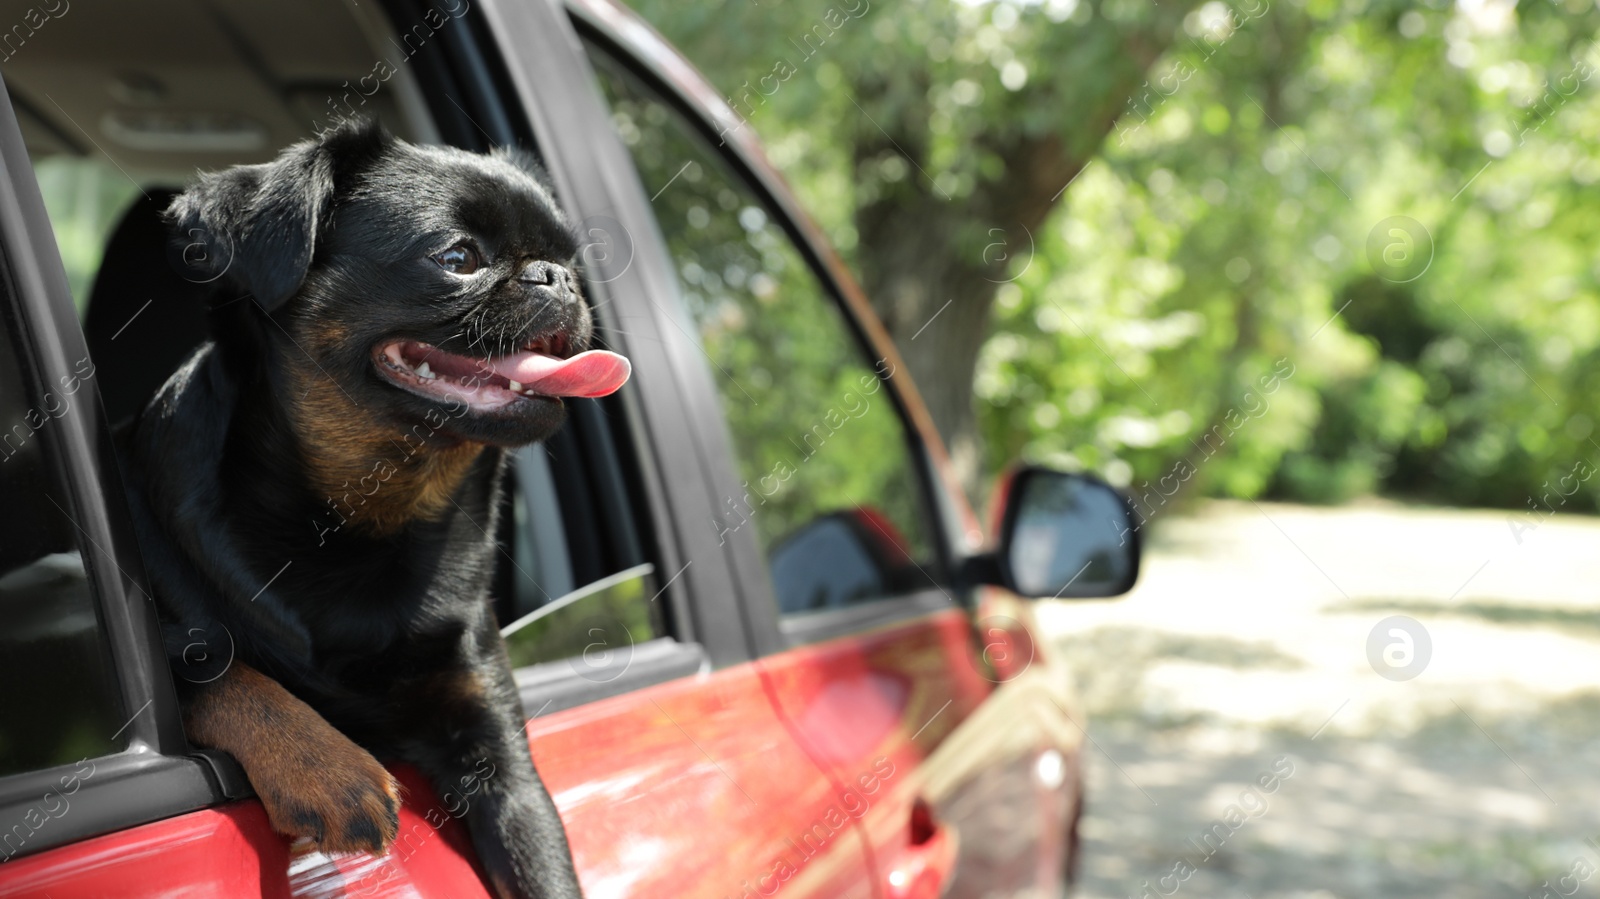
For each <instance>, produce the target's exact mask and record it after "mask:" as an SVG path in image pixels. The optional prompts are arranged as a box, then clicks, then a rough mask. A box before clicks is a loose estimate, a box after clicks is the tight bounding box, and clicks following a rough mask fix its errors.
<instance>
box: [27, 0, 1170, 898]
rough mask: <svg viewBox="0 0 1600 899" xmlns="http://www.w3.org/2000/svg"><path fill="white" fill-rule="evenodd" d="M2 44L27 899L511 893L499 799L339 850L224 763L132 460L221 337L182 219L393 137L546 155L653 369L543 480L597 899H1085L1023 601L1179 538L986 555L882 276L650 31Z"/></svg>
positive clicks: (1071, 487)
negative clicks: (868, 277)
mask: <svg viewBox="0 0 1600 899" xmlns="http://www.w3.org/2000/svg"><path fill="white" fill-rule="evenodd" d="M13 24H14V25H15V27H13ZM7 29H9V30H7ZM0 46H3V49H0V54H3V58H4V68H3V69H0V75H3V76H4V81H5V84H4V88H5V90H4V94H5V97H4V99H3V100H0V164H3V167H4V172H3V175H0V265H3V277H0V309H3V315H0V496H3V497H4V505H3V508H4V515H3V518H0V684H3V688H0V896H4V897H51V899H73V897H99V896H108V897H109V896H118V897H157V896H162V897H171V896H205V897H211V896H287V895H290V894H291V892H292V891H295V892H297V893H298V894H300V895H338V894H340V893H341V892H342V893H344V894H348V895H357V896H424V897H433V896H443V897H474V896H486V895H487V893H486V890H485V887H484V886H483V885H482V883H481V881H480V878H479V872H478V869H477V867H476V863H475V861H474V859H473V857H472V853H471V849H470V847H469V844H468V842H467V841H466V839H465V835H464V831H463V829H462V828H461V826H460V825H459V823H458V822H457V820H456V818H457V816H458V815H459V814H460V813H461V809H462V808H463V806H464V805H465V804H467V803H470V802H471V801H472V796H471V795H470V793H471V789H470V787H463V790H462V794H461V795H446V796H443V797H441V796H437V795H435V794H434V793H433V792H432V791H431V790H430V789H429V788H428V787H427V786H426V785H425V784H424V783H423V782H422V781H421V780H420V778H419V777H417V776H416V775H415V774H414V773H413V772H409V771H405V770H400V771H398V772H397V774H399V776H400V777H401V779H402V781H403V782H404V783H405V784H406V786H407V787H408V788H409V793H408V795H407V797H406V806H405V809H404V811H403V812H402V816H401V836H400V839H399V842H398V843H397V844H396V845H395V847H394V849H393V850H392V851H391V852H390V853H389V854H388V856H386V857H384V858H371V857H347V858H339V859H328V858H325V857H322V856H319V855H317V854H315V853H311V854H306V853H302V852H294V853H292V852H291V847H290V845H289V844H288V842H287V841H286V840H285V839H284V838H282V837H280V836H278V835H277V834H274V833H273V832H272V831H271V829H270V828H269V827H268V824H267V819H266V816H265V814H264V813H263V811H262V809H261V807H260V805H259V804H258V803H257V802H255V801H254V800H252V799H251V798H250V786H249V783H248V782H247V781H246V780H245V779H244V778H243V777H242V775H241V772H240V770H239V769H238V767H237V765H236V764H235V763H234V762H233V761H232V760H231V759H230V758H228V757H226V756H224V755H222V754H220V753H216V752H208V751H197V750H196V749H194V748H193V747H191V746H190V745H189V744H188V743H187V742H186V740H185V738H184V734H183V730H182V726H181V721H180V715H179V711H178V708H177V706H176V703H175V701H174V698H173V697H174V693H173V689H172V681H171V678H172V675H171V673H170V672H169V669H168V665H167V663H166V661H165V659H164V657H163V655H162V652H161V649H160V645H159V640H158V637H157V632H156V624H155V612H154V607H153V604H152V603H151V602H150V601H149V599H148V593H147V591H146V582H145V579H144V577H143V575H142V573H141V572H142V566H141V563H140V557H139V548H138V546H137V544H136V543H135V541H134V539H133V536H132V533H131V531H130V529H129V527H128V524H127V516H126V512H125V509H124V507H123V493H122V487H121V485H120V481H119V474H118V470H117V467H116V462H115V459H114V456H113V455H112V454H111V451H110V449H109V447H110V443H109V428H108V424H110V423H115V422H116V421H118V420H120V419H123V418H125V417H127V416H128V415H131V414H132V413H133V412H134V411H136V410H137V409H138V408H139V406H140V404H141V403H142V401H143V399H144V398H145V397H148V396H149V394H150V392H151V391H152V390H153V389H154V387H155V386H156V385H157V384H158V383H159V382H160V381H161V380H163V379H164V377H165V374H166V373H167V372H169V371H170V370H171V369H172V368H173V367H174V366H175V365H176V363H177V361H178V360H179V359H181V358H182V357H183V356H184V355H186V354H187V353H188V352H189V351H191V350H192V349H193V348H194V346H196V345H197V344H198V343H199V342H200V341H201V340H202V339H203V335H204V318H205V310H204V296H205V293H206V291H207V290H208V286H207V285H202V284H193V283H190V282H188V281H185V280H184V278H183V276H182V274H181V273H182V272H184V271H188V270H190V269H188V268H186V267H184V266H183V265H179V264H174V256H173V254H179V255H180V256H181V254H185V253H192V252H207V251H208V249H207V248H204V247H199V246H197V245H188V246H184V245H182V244H181V243H180V244H179V245H177V246H169V244H168V238H167V235H166V234H165V231H164V226H163V223H162V221H161V219H160V211H161V209H162V208H163V207H164V205H165V203H166V202H167V200H168V199H169V198H170V197H171V195H172V192H173V190H175V189H178V188H181V187H182V185H183V183H184V182H185V180H186V179H188V178H190V177H192V176H193V173H194V172H195V171H196V170H197V169H211V168H217V167H221V166H225V165H230V164H235V163H240V162H256V161H262V160H265V159H267V158H269V157H270V156H271V155H272V154H273V153H274V152H275V151H276V150H277V149H279V148H280V147H282V146H284V145H286V144H288V143H290V142H292V141H294V140H296V139H300V138H302V137H304V136H306V135H308V134H309V133H311V132H312V131H313V130H315V129H317V128H318V127H320V126H321V125H322V124H323V123H324V122H326V121H329V120H330V119H331V117H332V116H334V115H336V114H345V113H352V112H353V113H362V114H375V115H378V116H379V117H380V118H381V119H382V120H383V121H384V122H385V124H386V125H387V126H388V127H389V128H390V129H391V130H393V131H395V132H396V133H397V134H399V135H400V136H402V137H406V138H408V139H411V140H417V141H436V142H445V143H451V144H456V145H459V146H463V147H467V148H469V149H486V148H488V147H490V146H493V145H499V144H515V145H521V146H524V147H527V148H530V149H532V150H533V151H535V152H536V153H537V154H538V155H539V156H540V157H541V158H542V159H543V161H544V164H545V165H546V166H547V167H548V169H549V171H550V174H551V176H552V178H553V180H554V182H555V184H556V185H557V187H558V190H559V192H560V194H561V195H562V197H563V200H564V202H565V203H566V204H567V205H568V207H569V208H571V209H572V210H574V212H575V215H574V218H577V219H581V220H582V229H583V231H584V234H585V240H586V241H587V244H586V246H585V247H584V250H583V253H582V267H583V271H584V275H585V278H586V281H587V291H586V292H587V294H588V296H589V298H590V300H591V302H592V303H593V304H594V307H595V314H596V320H597V322H598V324H599V330H600V335H601V338H602V339H603V341H604V342H605V343H606V344H607V345H609V346H610V347H611V348H613V349H616V350H618V351H620V352H623V353H625V354H626V355H627V356H629V357H630V358H631V359H632V360H633V363H634V367H635V371H636V372H637V373H638V376H637V377H636V378H635V379H634V381H633V383H631V384H630V385H629V386H628V387H626V388H625V389H624V390H623V391H622V392H621V393H619V394H617V395H616V396H613V397H608V398H606V399H604V400H598V401H591V400H580V401H576V402H573V403H572V415H571V422H570V424H569V425H568V426H567V427H566V428H565V429H564V430H563V431H562V432H561V433H560V434H559V435H558V436H557V437H555V438H553V439H552V440H551V441H549V442H548V444H546V445H543V446H536V447H530V448H527V449H525V450H522V451H520V452H518V453H517V455H516V460H515V471H514V477H515V485H514V489H512V490H511V491H509V493H510V494H511V495H510V497H509V498H508V508H507V509H506V513H507V514H505V515H503V516H501V518H502V521H503V522H504V528H503V533H502V534H500V537H501V541H502V546H503V548H504V565H503V566H502V568H503V571H502V572H501V576H500V578H499V584H498V588H497V590H496V597H495V601H496V603H497V610H498V612H499V613H500V615H501V620H502V622H503V623H504V624H505V632H506V634H507V642H508V645H509V648H510V652H511V655H512V658H513V660H514V662H515V664H516V665H517V666H518V667H517V679H518V683H519V684H520V686H521V688H522V697H523V702H524V705H525V708H526V711H527V713H528V715H529V716H530V722H529V724H528V728H527V731H528V735H529V739H530V741H531V744H532V748H533V755H534V758H535V760H536V761H537V764H538V766H539V769H540V771H541V772H542V773H543V776H544V779H545V782H546V783H547V784H548V785H549V788H550V790H551V792H552V794H553V795H554V796H555V800H556V803H557V805H558V806H559V807H560V810H561V814H562V817H563V819H564V821H565V823H566V827H567V830H568V833H569V835H570V839H571V844H572V849H573V854H574V857H575V860H576V863H577V868H578V872H579V874H580V877H581V879H582V882H583V887H584V891H585V895H587V896H589V897H590V899H602V897H621V896H645V897H708V899H721V897H754V896H772V895H774V894H776V893H777V892H779V891H780V890H781V891H782V893H783V895H785V896H792V897H797V899H798V897H806V896H809V897H826V899H838V897H850V896H855V897H862V899H866V897H879V899H889V897H896V899H899V897H935V896H946V897H962V899H966V897H980V896H983V897H988V896H1056V895H1060V891H1061V890H1062V889H1063V885H1064V883H1065V882H1066V880H1067V878H1068V875H1069V872H1070V870H1071V868H1072V864H1073V855H1074V846H1075V839H1074V837H1075V826H1076V821H1077V817H1078V812H1079V809H1080V807H1081V802H1082V797H1081V792H1080V780H1079V774H1078V772H1079V765H1080V750H1081V747H1082V744H1083V742H1084V732H1083V730H1082V727H1083V724H1084V722H1083V718H1082V716H1081V714H1080V712H1079V710H1078V709H1077V707H1076V705H1075V699H1074V697H1073V694H1072V692H1071V687H1070V678H1069V676H1068V675H1067V674H1066V672H1065V670H1064V668H1063V667H1062V666H1061V665H1060V663H1059V661H1058V660H1057V659H1053V658H1051V657H1050V655H1049V654H1048V653H1046V652H1045V651H1044V647H1040V646H1037V645H1036V644H1035V641H1034V640H1033V638H1032V636H1031V635H1030V631H1029V625H1028V621H1029V614H1028V610H1027V607H1026V605H1025V604H1024V603H1023V602H1022V601H1021V597H1022V596H1105V595H1115V594H1117V593H1120V592H1123V591H1125V590H1127V589H1128V588H1129V587H1130V586H1131V585H1132V583H1133V581H1134V579H1135V578H1136V576H1137V572H1138V563H1139V558H1138V525H1137V522H1136V519H1135V518H1134V516H1133V513H1132V511H1131V510H1130V508H1129V506H1128V504H1127V503H1126V501H1125V500H1124V499H1123V498H1122V497H1121V496H1119V495H1118V494H1116V493H1115V492H1114V491H1112V490H1111V489H1110V488H1109V487H1106V486H1105V485H1104V484H1102V483H1100V482H1098V481H1095V480H1093V479H1091V478H1087V477H1082V476H1072V475H1063V474H1057V473H1053V472H1049V471H1044V470H1041V469H1024V470H1022V471H1021V472H1020V473H1019V474H1017V475H1015V476H1014V477H1013V478H1011V479H1010V480H1009V481H1008V483H1007V485H1006V489H1005V490H1003V491H1002V495H1003V501H1002V502H1001V503H1000V504H999V507H1000V512H999V514H998V516H997V518H996V521H995V534H994V540H993V542H992V544H991V545H990V548H989V549H988V551H983V550H982V549H981V546H982V543H983V541H982V536H981V534H980V529H979V525H978V524H977V522H976V519H975V518H974V516H973V515H972V513H971V512H970V510H968V508H967V507H966V505H965V504H964V500H963V498H962V494H961V492H960V490H959V489H958V488H957V487H956V485H955V484H954V483H953V482H952V480H951V476H950V474H949V471H948V470H947V466H946V463H945V460H944V455H943V451H942V449H941V447H940V443H939V440H938V438H937V436H936V435H935V433H934V431H933V428H932V426H931V424H930V422H929V420H928V416H927V414H926V412H925V411H924V410H923V407H922V405H921V403H920V402H919V400H918V398H917V394H916V391H915V389H914V387H913V385H912V384H911V382H910V380H909V378H908V376H907V374H906V373H905V372H904V371H903V366H902V365H901V363H900V360H899V358H898V356H897V355H896V352H895V349H894V347H893V346H892V345H891V344H890V343H889V341H888V339H887V338H886V336H885V334H884V332H883V329H882V327H881V326H880V325H879V323H878V322H877V320H876V319H875V318H874V316H873V315H872V313H871V311H870V310H869V308H868V306H867V304H866V302H865V300H864V299H863V298H862V296H861V294H860V292H859V290H858V288H857V287H856V286H855V285H854V283H853V282H852V281H851V279H850V277H849V276H848V274H847V273H846V272H845V270H844V268H843V266H842V265H841V264H840V262H839V260H838V258H837V257H836V256H835V255H834V253H833V252H832V251H831V250H830V249H829V248H828V246H827V244H826V242H825V241H824V240H823V238H822V237H821V235H820V233H819V231H818V230H817V228H816V227H815V226H814V225H812V224H811V222H810V221H809V220H808V219H807V218H806V216H805V215H804V213H803V212H802V211H801V210H800V208H799V207H798V205H797V204H796V202H795V201H794V199H793V198H792V197H791V196H790V194H789V193H788V192H787V190H786V189H785V187H784V186H783V184H782V183H781V180H780V179H779V178H778V176H777V174H776V173H775V172H774V171H773V169H772V168H771V167H770V166H769V165H768V164H767V163H766V162H765V161H764V159H763V157H762V155H761V153H760V150H759V148H758V147H757V146H756V145H755V143H754V142H753V137H752V133H751V129H749V128H748V127H740V125H741V122H740V120H739V119H738V117H737V116H736V115H735V114H734V113H733V112H731V111H730V110H729V109H728V108H727V107H726V106H725V105H724V104H723V103H722V101H721V100H720V99H719V95H718V94H717V93H716V92H715V91H714V90H713V89H712V88H711V87H710V86H709V85H707V84H706V83H705V82H704V81H703V80H702V79H701V78H700V77H699V76H698V75H697V74H696V73H695V72H694V71H693V70H692V69H691V68H690V66H689V65H688V63H686V62H685V61H684V60H683V59H682V58H681V57H680V56H678V55H677V54H676V53H675V52H674V51H673V50H672V49H671V48H670V47H669V46H667V45H666V44H665V43H664V42H663V41H662V39H661V38H660V37H659V36H658V35H656V34H655V33H654V32H653V31H652V30H651V29H650V28H649V27H648V26H646V25H645V24H644V23H643V22H641V21H640V20H639V19H637V18H635V17H634V16H633V15H632V14H630V13H628V12H627V11H625V10H624V9H623V8H621V7H620V6H616V5H613V4H611V3H610V2H607V0H575V2H572V3H569V4H568V5H566V6H563V5H561V4H559V3H555V2H543V0H476V2H469V0H441V2H439V3H436V4H434V5H429V4H428V3H422V2H393V3H385V4H378V3H360V4H356V3H354V2H352V3H348V4H341V3H316V2H312V0H299V2H291V3H282V2H274V3H266V2H258V0H186V2H178V0H170V2H161V3H149V4H137V5H136V4H105V5H101V6H99V7H91V6H87V5H86V6H81V7H69V5H68V4H67V3H66V2H65V0H49V2H46V3H43V4H41V5H38V6H29V7H23V6H21V5H19V4H3V5H0ZM47 209H48V211H47ZM52 230H53V233H54V235H55V238H56V239H55V240H52V239H51V234H52ZM216 642H217V641H214V640H213V641H211V642H209V643H208V642H206V641H204V640H201V639H199V638H198V637H197V640H196V643H195V644H194V645H193V646H192V647H190V649H191V651H192V652H194V653H196V654H212V653H220V654H223V655H224V656H227V655H228V654H229V653H231V651H232V647H231V646H229V645H215V644H216Z"/></svg>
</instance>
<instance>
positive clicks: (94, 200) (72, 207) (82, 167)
mask: <svg viewBox="0 0 1600 899" xmlns="http://www.w3.org/2000/svg"><path fill="white" fill-rule="evenodd" d="M34 174H35V175H37V176H38V178H39V193H40V194H42V195H43V196H44V205H45V208H46V209H47V210H49V212H50V225H51V227H52V228H53V229H54V231H55V237H56V245H57V246H58V247H59V248H60V250H61V264H62V266H64V267H65V268H66V270H67V283H68V284H69V285H70V286H71V288H72V300H73V304H74V305H75V306H76V307H77V309H78V318H79V319H82V318H83V316H84V314H85V313H86V312H87V311H88V307H89V288H90V287H91V286H93V284H94V276H95V273H96V272H98V271H99V270H100V261H101V259H102V258H104V256H105V251H106V240H107V239H108V238H109V237H110V236H111V228H112V226H113V225H115V224H116V223H117V222H118V221H119V220H120V219H121V218H122V214H123V213H124V212H125V211H126V210H127V208H128V206H129V205H130V204H131V203H132V202H133V200H134V198H135V197H138V196H139V185H137V184H135V183H134V182H133V181H132V180H130V179H129V178H128V176H127V175H124V174H122V173H121V172H118V171H117V170H116V169H115V168H112V167H111V165H110V164H108V163H107V162H106V161H105V160H104V159H86V158H82V157H75V156H50V157H45V158H40V159H35V160H34Z"/></svg>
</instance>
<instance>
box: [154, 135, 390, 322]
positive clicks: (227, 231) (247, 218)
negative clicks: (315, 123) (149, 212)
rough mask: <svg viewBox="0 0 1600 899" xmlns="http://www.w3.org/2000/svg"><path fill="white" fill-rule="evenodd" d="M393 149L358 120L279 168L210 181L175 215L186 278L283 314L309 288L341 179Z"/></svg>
mask: <svg viewBox="0 0 1600 899" xmlns="http://www.w3.org/2000/svg"><path fill="white" fill-rule="evenodd" d="M392 141H393V138H392V137H390V136H389V134H388V133H387V132H386V131H384V130H383V129H382V128H381V127H380V126H379V125H377V124H376V123H375V122H372V121H368V120H350V121H346V122H343V123H341V124H339V125H337V126H335V127H333V128H331V129H329V130H327V131H324V132H321V133H320V134H319V135H318V136H317V138H316V139H315V140H309V141H302V142H300V143H297V144H295V145H293V146H291V147H289V148H288V149H286V150H284V151H283V153H281V154H280V155H279V156H278V158H277V159H274V160H273V161H271V162H267V163H262V164H260V165H241V166H235V167H233V168H231V169H225V170H223V171H220V172H213V173H210V174H206V175H202V176H201V178H200V180H199V182H197V183H196V184H195V185H194V186H193V187H191V188H189V189H188V190H186V191H184V192H183V193H181V194H179V195H178V196H177V197H176V198H175V199H174V200H173V201H172V205H171V206H169V207H168V208H167V219H168V221H169V222H170V223H171V225H172V228H173V231H174V238H175V240H176V241H177V244H178V247H179V252H180V254H181V262H180V265H181V266H182V268H183V269H184V276H185V277H186V278H189V280H192V281H196V282H209V281H215V280H217V279H219V278H223V277H227V278H228V279H230V280H231V281H233V282H234V283H237V284H238V285H239V286H240V287H242V288H244V289H245V290H248V291H250V293H251V295H253V296H254V297H255V300H256V302H257V303H259V304H260V305H261V308H262V309H265V310H266V311H268V312H272V311H275V310H276V309H278V308H279V307H281V306H282V305H283V304H284V303H285V302H287V301H288V300H289V298H290V297H292V296H294V295H295V293H296V292H297V291H298V290H299V289H300V285H301V283H303V282H304V281H305V277H306V271H307V270H308V269H309V268H310V267H311V260H312V258H313V256H314V255H315V253H316V247H317V241H318V238H319V237H320V236H321V233H322V230H323V229H324V228H325V227H326V226H327V224H328V221H329V219H330V217H331V215H332V212H333V199H334V193H335V190H336V188H337V185H338V183H339V180H340V176H341V175H344V174H347V173H348V172H349V171H351V170H353V168H354V167H356V166H358V165H359V164H360V163H362V162H363V161H365V160H369V159H371V158H373V157H375V156H377V155H378V154H379V153H381V152H382V151H383V149H384V148H385V147H386V146H387V145H388V144H389V143H391V142H392Z"/></svg>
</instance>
